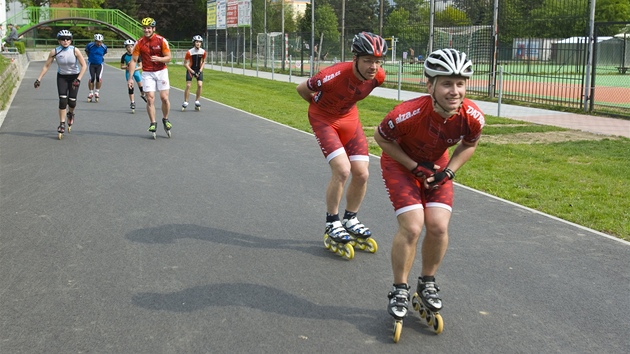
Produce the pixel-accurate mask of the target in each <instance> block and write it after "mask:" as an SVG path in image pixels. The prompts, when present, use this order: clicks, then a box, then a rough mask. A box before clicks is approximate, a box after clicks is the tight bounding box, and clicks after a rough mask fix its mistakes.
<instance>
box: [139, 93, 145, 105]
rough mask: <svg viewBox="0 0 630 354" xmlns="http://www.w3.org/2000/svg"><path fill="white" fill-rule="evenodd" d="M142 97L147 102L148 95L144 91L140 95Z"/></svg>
mask: <svg viewBox="0 0 630 354" xmlns="http://www.w3.org/2000/svg"><path fill="white" fill-rule="evenodd" d="M140 98H142V99H143V100H144V102H145V103H146V102H147V95H146V94H145V93H144V92H142V94H141V95H140Z"/></svg>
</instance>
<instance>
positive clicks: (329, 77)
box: [317, 71, 341, 86]
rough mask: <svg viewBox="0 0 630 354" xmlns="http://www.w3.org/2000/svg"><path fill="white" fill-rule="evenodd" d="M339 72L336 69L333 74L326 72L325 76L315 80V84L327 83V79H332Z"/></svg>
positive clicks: (339, 72)
mask: <svg viewBox="0 0 630 354" xmlns="http://www.w3.org/2000/svg"><path fill="white" fill-rule="evenodd" d="M339 74H341V71H337V72H336V73H334V74H328V75H326V76H324V78H323V79H322V80H317V86H322V85H323V84H325V83H327V82H328V81H330V80H332V79H334V78H335V77H337V76H339Z"/></svg>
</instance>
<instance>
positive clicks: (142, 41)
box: [127, 17, 173, 139]
mask: <svg viewBox="0 0 630 354" xmlns="http://www.w3.org/2000/svg"><path fill="white" fill-rule="evenodd" d="M141 24H142V32H143V33H144V35H143V36H142V37H140V38H139V39H138V40H137V41H136V45H135V46H134V47H133V52H132V55H131V61H129V66H128V68H127V72H128V73H129V79H128V80H127V85H128V86H129V88H130V89H131V88H132V87H133V78H132V74H133V72H134V71H135V70H136V66H137V63H138V61H139V60H142V84H143V87H144V93H145V97H146V99H147V113H148V114H149V120H150V121H151V125H150V126H149V132H151V134H152V135H153V138H154V139H155V136H156V135H155V131H156V129H157V128H156V127H157V123H156V122H155V91H159V93H160V100H161V101H162V117H163V118H162V125H163V126H164V131H166V134H167V135H168V137H169V138H170V137H171V128H172V127H173V125H172V124H171V122H170V121H169V120H168V113H169V110H170V108H171V103H170V101H169V99H168V95H169V90H170V87H171V86H170V83H169V80H168V69H167V68H166V63H168V62H169V61H171V49H170V48H169V46H168V41H167V40H166V39H165V38H164V37H162V36H160V35H159V34H157V33H155V25H156V23H155V20H154V19H153V18H151V17H145V18H143V19H142V21H141ZM140 58H142V59H140Z"/></svg>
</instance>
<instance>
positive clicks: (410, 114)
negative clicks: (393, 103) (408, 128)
mask: <svg viewBox="0 0 630 354" xmlns="http://www.w3.org/2000/svg"><path fill="white" fill-rule="evenodd" d="M418 113H420V108H416V109H414V110H413V111H412V112H405V113H401V114H399V115H398V117H396V124H400V123H401V122H404V121H406V120H407V119H409V118H411V117H413V116H415V115H416V114H418Z"/></svg>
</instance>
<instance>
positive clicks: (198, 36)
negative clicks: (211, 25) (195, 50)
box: [192, 35, 203, 43]
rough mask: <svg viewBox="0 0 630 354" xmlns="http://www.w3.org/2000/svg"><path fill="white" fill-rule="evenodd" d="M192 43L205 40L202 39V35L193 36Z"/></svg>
mask: <svg viewBox="0 0 630 354" xmlns="http://www.w3.org/2000/svg"><path fill="white" fill-rule="evenodd" d="M192 42H193V43H195V42H203V38H201V36H200V35H195V36H193V39H192Z"/></svg>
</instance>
